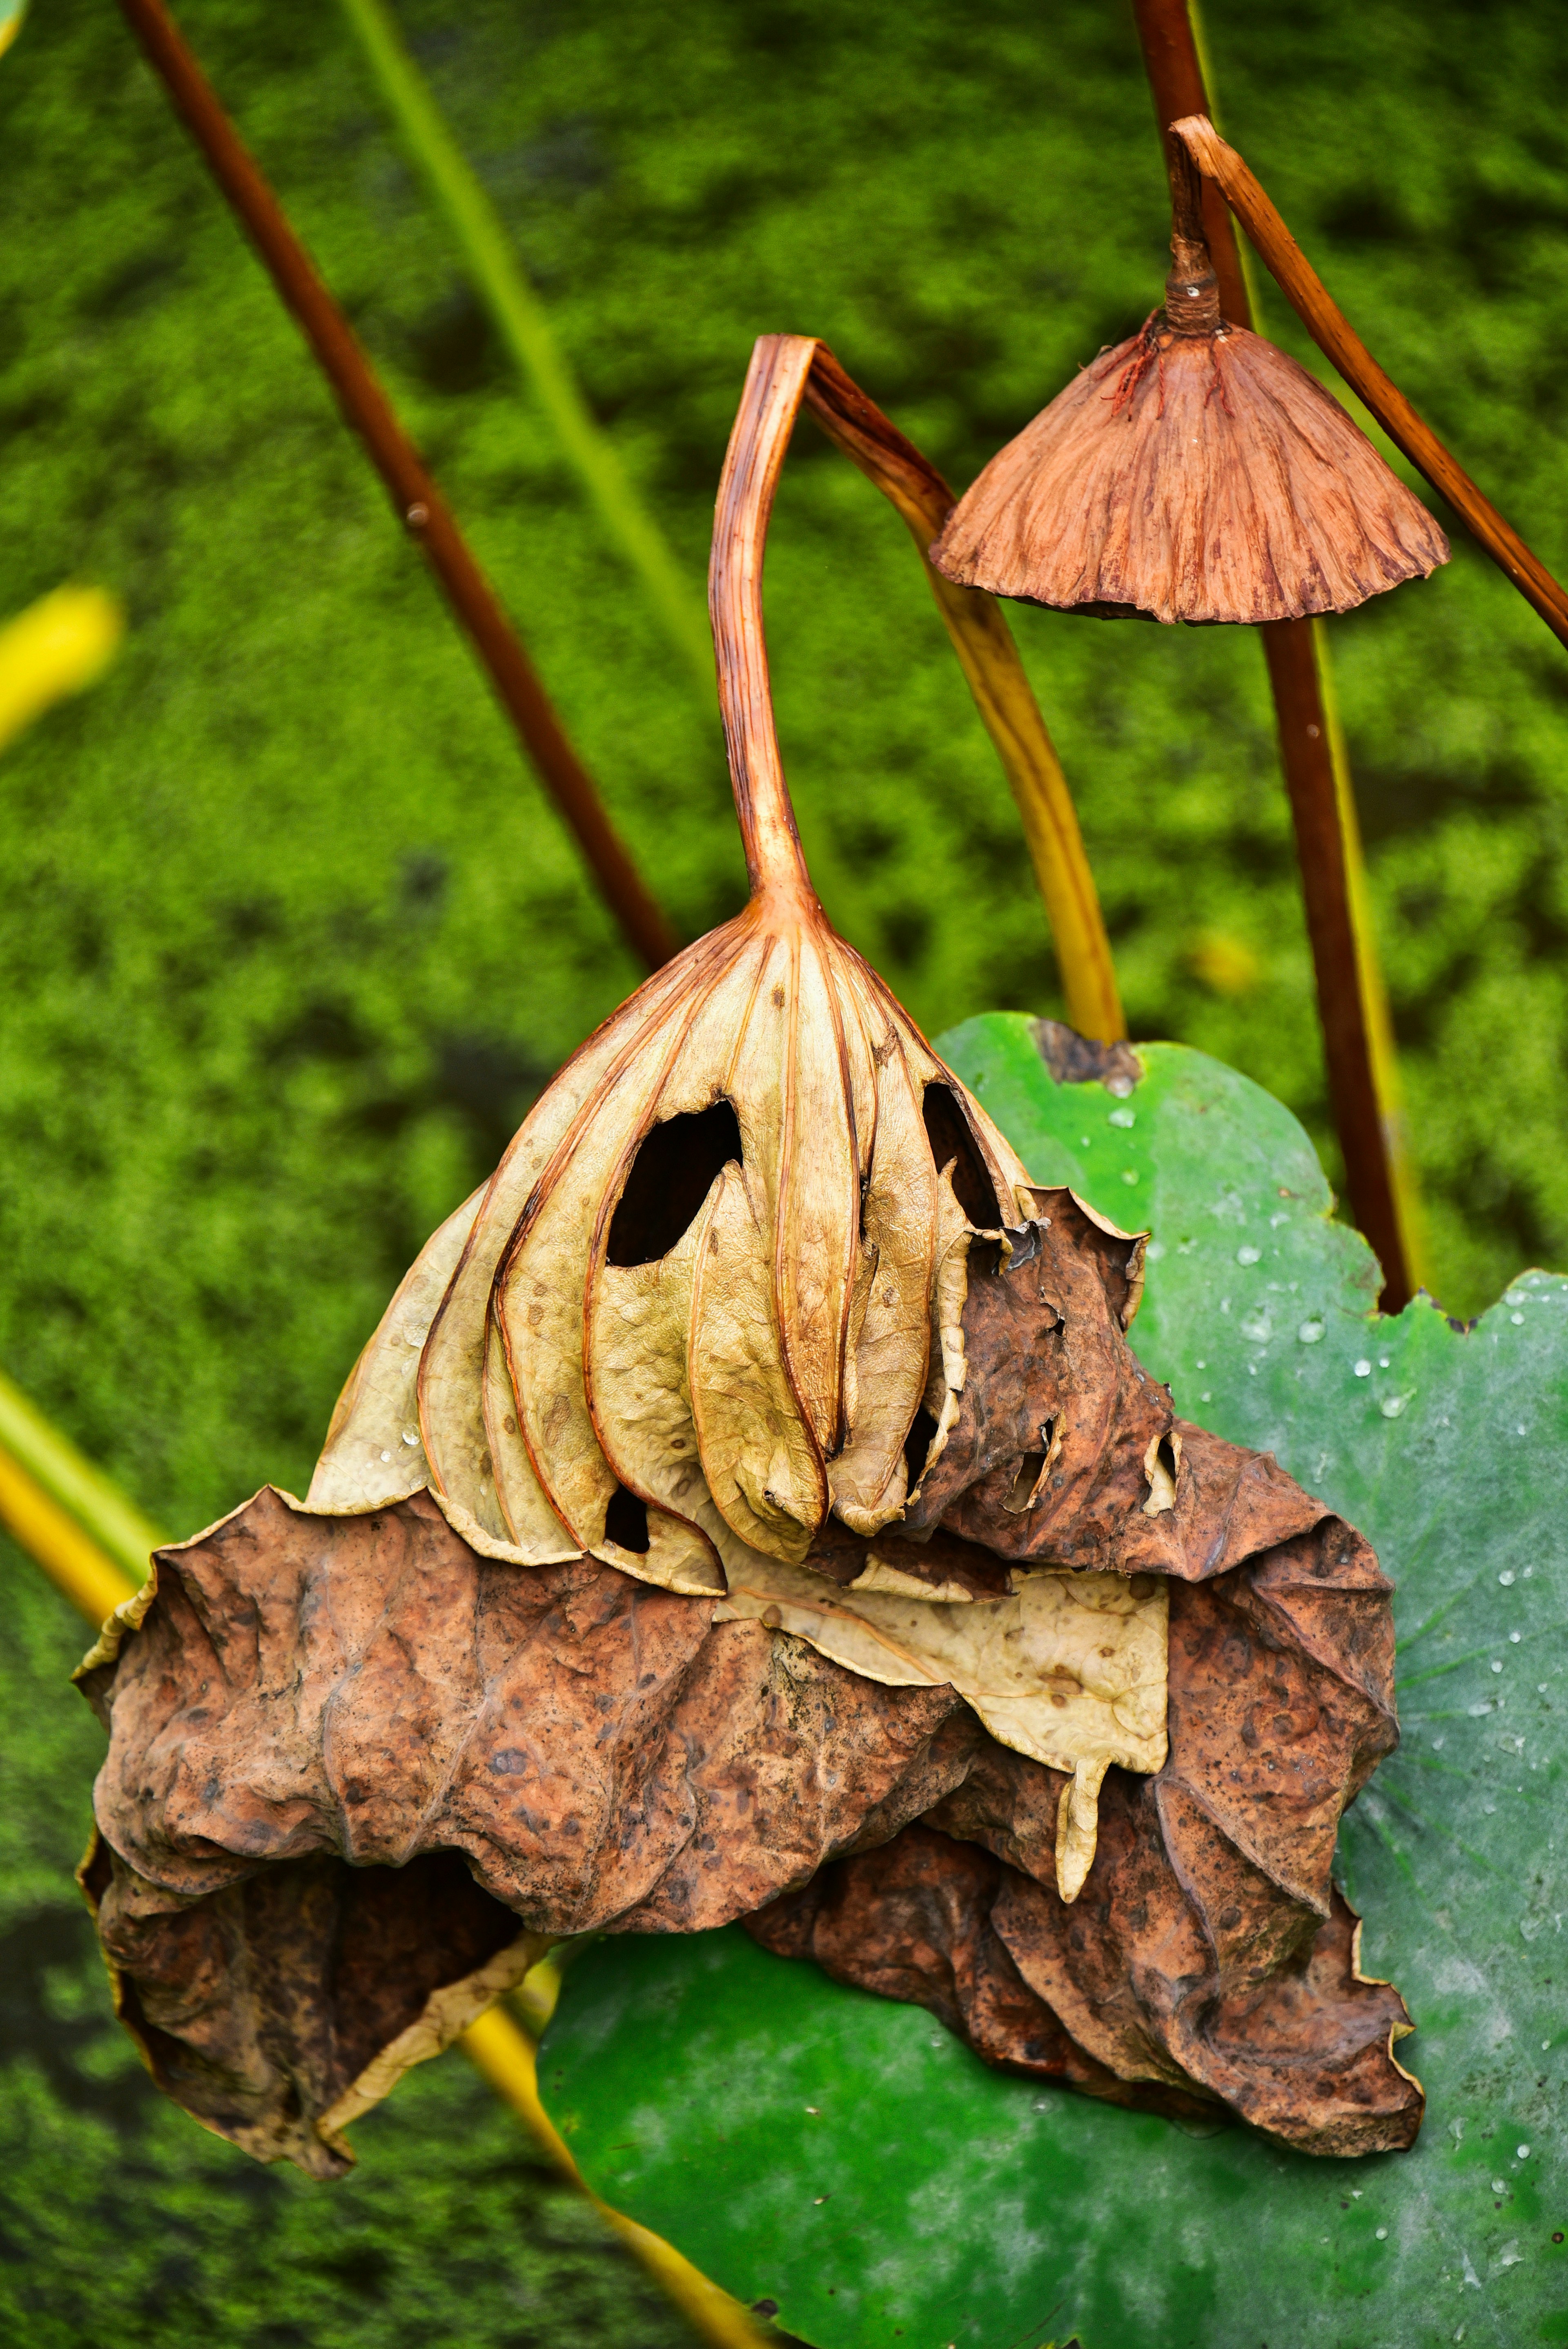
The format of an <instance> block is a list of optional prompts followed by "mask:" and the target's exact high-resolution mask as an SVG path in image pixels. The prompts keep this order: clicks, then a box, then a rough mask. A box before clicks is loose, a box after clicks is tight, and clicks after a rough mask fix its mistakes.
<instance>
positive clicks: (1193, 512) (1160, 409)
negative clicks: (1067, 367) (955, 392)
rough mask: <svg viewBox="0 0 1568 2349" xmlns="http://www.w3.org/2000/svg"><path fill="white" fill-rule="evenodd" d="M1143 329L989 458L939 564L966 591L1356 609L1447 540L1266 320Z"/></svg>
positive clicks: (1168, 605) (1293, 609)
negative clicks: (1277, 343) (1170, 330)
mask: <svg viewBox="0 0 1568 2349" xmlns="http://www.w3.org/2000/svg"><path fill="white" fill-rule="evenodd" d="M1158 345H1159V347H1158V348H1155V347H1154V338H1153V337H1152V336H1151V337H1150V341H1149V342H1148V343H1145V341H1144V338H1143V337H1142V336H1132V337H1131V338H1130V340H1129V341H1127V342H1125V343H1122V344H1120V345H1119V346H1118V347H1117V348H1116V349H1115V350H1113V351H1112V352H1110V353H1109V356H1108V357H1104V358H1102V359H1099V360H1097V361H1096V362H1095V363H1094V364H1093V365H1092V366H1091V367H1086V368H1085V369H1084V370H1083V372H1082V373H1081V374H1080V375H1078V377H1077V378H1075V379H1074V381H1073V382H1071V383H1070V384H1068V387H1067V388H1066V390H1065V391H1062V392H1060V393H1058V395H1057V398H1055V399H1054V400H1053V401H1052V402H1051V404H1050V406H1049V407H1048V408H1047V409H1045V410H1044V411H1043V413H1042V414H1040V415H1039V416H1037V417H1036V419H1035V420H1034V422H1033V423H1032V424H1029V425H1026V427H1025V429H1024V430H1023V431H1022V432H1020V433H1019V434H1018V436H1017V438H1016V440H1011V441H1009V442H1008V444H1007V446H1006V448H1005V449H1003V450H1001V451H1000V453H999V454H998V455H997V456H995V457H994V458H993V459H992V460H991V462H990V463H989V464H988V465H987V466H986V468H985V471H984V472H983V473H981V475H980V476H979V478H978V480H977V481H975V483H974V484H973V486H972V487H971V488H970V490H969V491H968V492H967V493H966V494H965V496H964V497H963V498H961V499H960V500H959V502H958V504H957V505H956V506H955V507H954V511H953V512H952V514H951V515H950V516H949V518H948V521H947V524H946V527H945V528H944V531H943V533H942V535H941V537H940V538H939V539H938V540H937V542H936V543H935V545H934V547H933V548H932V551H931V554H932V561H933V562H934V564H935V565H936V567H937V569H938V570H939V571H940V572H942V573H943V574H944V576H945V577H947V578H949V579H952V580H954V581H955V582H956V583H957V584H958V585H962V586H965V587H983V588H985V589H988V590H989V591H990V593H991V594H993V595H1011V596H1016V597H1019V598H1021V599H1022V600H1024V601H1026V602H1029V603H1035V604H1049V605H1057V606H1059V607H1063V608H1068V609H1071V608H1072V607H1074V606H1078V605H1088V606H1092V607H1093V608H1094V609H1096V610H1099V611H1104V610H1110V609H1117V610H1125V611H1128V612H1137V613H1142V614H1145V615H1147V616H1150V617H1152V618H1154V619H1157V620H1162V621H1174V620H1187V621H1245V622H1258V621H1264V620H1284V619H1295V618H1299V617H1301V616H1303V615H1304V614H1306V613H1311V612H1348V611H1351V610H1353V609H1354V608H1355V606H1356V605H1358V604H1363V603H1365V602H1366V601H1367V597H1368V596H1370V595H1379V594H1381V593H1382V592H1383V590H1384V589H1386V588H1389V587H1394V586H1397V585H1398V584H1399V582H1400V581H1401V580H1403V579H1413V578H1425V577H1426V576H1427V575H1428V574H1429V573H1430V572H1432V571H1434V570H1436V568H1437V566H1438V565H1439V564H1440V563H1446V562H1447V560H1448V555H1449V546H1448V541H1447V540H1446V539H1445V537H1444V536H1443V533H1442V532H1441V531H1440V530H1439V528H1438V525H1437V523H1435V522H1434V521H1433V519H1432V517H1431V515H1430V514H1429V512H1428V511H1427V509H1426V507H1425V506H1424V505H1423V504H1422V503H1421V502H1420V500H1419V499H1418V497H1416V496H1414V495H1413V493H1412V492H1410V491H1409V490H1408V489H1407V488H1406V487H1405V485H1404V483H1403V482H1402V481H1399V480H1398V476H1397V475H1396V474H1394V473H1393V472H1392V471H1390V470H1389V468H1388V467H1387V465H1386V464H1385V463H1384V461H1383V460H1382V458H1381V457H1380V456H1379V455H1378V454H1377V450H1375V449H1374V448H1373V447H1372V444H1371V442H1370V441H1369V440H1367V439H1366V437H1365V435H1364V434H1362V433H1361V432H1359V431H1358V430H1357V428H1356V426H1355V425H1354V424H1353V423H1352V422H1351V420H1350V419H1349V417H1348V416H1346V413H1345V410H1344V409H1342V408H1341V407H1340V405H1339V403H1338V401H1337V400H1336V399H1334V398H1332V397H1331V396H1330V394H1329V393H1327V392H1326V391H1325V390H1324V388H1323V387H1322V386H1321V384H1319V383H1317V382H1315V380H1314V378H1312V377H1311V376H1310V375H1308V373H1307V372H1306V369H1305V367H1300V366H1298V365H1297V363H1296V361H1295V359H1293V358H1291V357H1288V355H1287V354H1286V353H1285V352H1284V351H1282V350H1279V349H1277V348H1276V347H1274V344H1272V343H1270V342H1267V341H1265V340H1264V337H1263V336H1260V335H1254V334H1252V333H1250V332H1249V331H1248V330H1247V329H1246V328H1245V327H1242V326H1233V327H1231V328H1229V329H1228V330H1227V331H1226V332H1225V333H1223V334H1222V335H1220V336H1202V335H1177V336H1165V335H1161V336H1159V337H1158Z"/></svg>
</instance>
